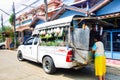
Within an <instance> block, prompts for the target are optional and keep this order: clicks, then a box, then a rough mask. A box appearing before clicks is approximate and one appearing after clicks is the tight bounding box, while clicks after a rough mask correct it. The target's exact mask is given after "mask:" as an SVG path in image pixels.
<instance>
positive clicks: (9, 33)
mask: <svg viewBox="0 0 120 80" xmlns="http://www.w3.org/2000/svg"><path fill="white" fill-rule="evenodd" d="M5 37H11V38H12V39H13V38H14V35H13V29H12V28H11V27H10V26H4V27H3V29H2V28H0V40H3V41H4V39H5Z"/></svg>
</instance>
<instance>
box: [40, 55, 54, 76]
mask: <svg viewBox="0 0 120 80" xmlns="http://www.w3.org/2000/svg"><path fill="white" fill-rule="evenodd" d="M42 65H43V69H44V71H45V72H46V73H48V74H52V73H54V72H55V71H56V68H55V65H54V62H53V60H52V58H51V57H48V56H47V57H44V58H43V62H42Z"/></svg>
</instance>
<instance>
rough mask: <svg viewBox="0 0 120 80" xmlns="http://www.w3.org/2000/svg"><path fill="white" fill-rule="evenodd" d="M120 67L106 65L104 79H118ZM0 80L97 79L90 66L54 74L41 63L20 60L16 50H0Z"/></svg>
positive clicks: (58, 71) (61, 70)
mask: <svg viewBox="0 0 120 80" xmlns="http://www.w3.org/2000/svg"><path fill="white" fill-rule="evenodd" d="M119 76H120V69H118V68H113V67H107V74H106V80H120V77H119ZM0 80H97V79H96V77H95V76H94V69H93V68H92V66H87V67H86V68H84V69H81V70H73V69H68V70H67V69H58V70H57V72H56V73H55V74H54V75H49V74H46V73H45V72H44V71H43V69H42V65H41V64H38V63H34V62H30V61H23V62H20V61H18V60H17V58H16V51H9V50H8V51H7V50H0Z"/></svg>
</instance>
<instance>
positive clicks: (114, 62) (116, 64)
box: [106, 59, 120, 68]
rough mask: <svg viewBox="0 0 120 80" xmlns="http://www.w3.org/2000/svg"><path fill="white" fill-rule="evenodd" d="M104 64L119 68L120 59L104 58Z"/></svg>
mask: <svg viewBox="0 0 120 80" xmlns="http://www.w3.org/2000/svg"><path fill="white" fill-rule="evenodd" d="M106 65H107V66H111V67H116V68H120V60H113V59H106Z"/></svg>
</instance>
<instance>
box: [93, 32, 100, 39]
mask: <svg viewBox="0 0 120 80" xmlns="http://www.w3.org/2000/svg"><path fill="white" fill-rule="evenodd" d="M94 39H97V40H98V41H101V37H100V35H99V34H98V33H96V34H95V36H94Z"/></svg>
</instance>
